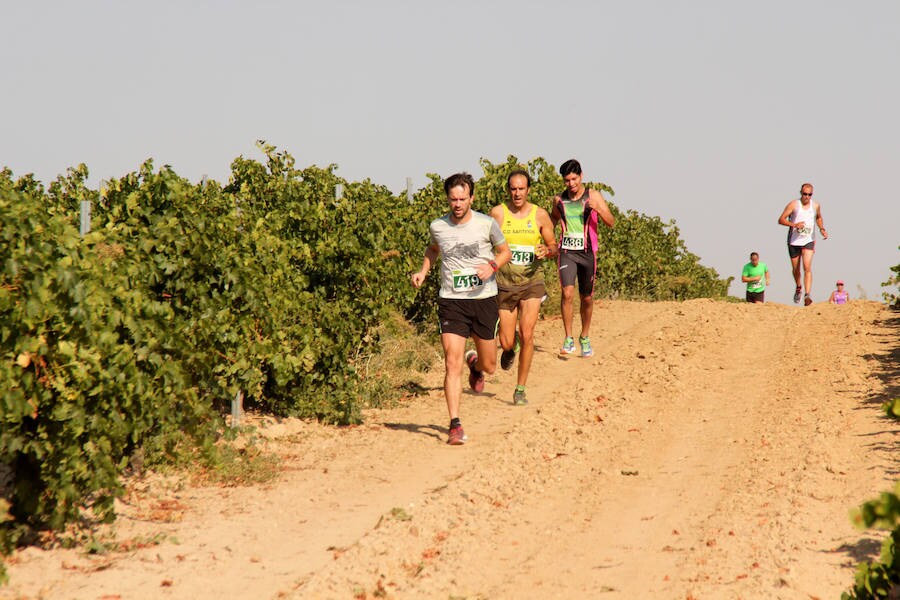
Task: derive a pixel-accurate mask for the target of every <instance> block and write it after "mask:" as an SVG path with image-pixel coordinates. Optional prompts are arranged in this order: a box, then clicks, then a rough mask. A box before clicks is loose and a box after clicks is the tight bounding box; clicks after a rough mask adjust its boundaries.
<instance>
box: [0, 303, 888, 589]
mask: <svg viewBox="0 0 900 600" xmlns="http://www.w3.org/2000/svg"><path fill="white" fill-rule="evenodd" d="M594 321H595V329H594V331H593V332H592V339H593V341H594V348H595V351H596V354H595V356H594V357H592V358H589V359H582V358H580V357H575V358H569V359H561V358H560V357H559V356H558V355H557V346H558V344H559V343H560V341H561V330H562V327H561V325H560V322H559V321H558V320H554V319H549V320H546V321H542V322H540V323H539V325H538V332H537V340H538V352H537V353H536V356H535V361H534V365H533V368H532V377H531V381H530V382H529V387H528V395H529V399H530V404H529V405H528V406H527V407H515V406H512V405H511V402H510V400H511V395H512V389H513V386H514V383H515V381H514V375H513V373H514V372H512V371H511V372H502V371H498V373H497V374H496V375H494V376H492V377H489V378H488V382H487V386H486V389H485V392H484V393H483V394H480V395H474V394H471V393H470V392H466V393H465V394H464V397H463V403H462V415H461V416H462V420H463V424H464V425H465V427H466V431H467V433H468V435H469V443H468V444H467V445H466V446H463V447H449V446H447V445H446V444H445V443H444V442H445V439H446V424H447V423H446V422H447V418H446V409H445V405H444V401H443V396H442V393H441V390H440V385H441V379H442V373H441V370H440V366H439V365H438V366H437V368H436V369H435V371H434V372H433V373H432V374H431V375H429V377H428V381H427V382H426V384H427V386H429V387H431V388H432V390H431V391H430V392H429V393H428V394H427V395H425V396H421V397H419V398H415V399H410V400H406V401H404V402H403V404H402V406H401V407H399V408H396V409H391V410H379V411H373V412H371V413H369V414H368V415H367V423H366V424H365V425H363V426H360V427H354V428H343V429H335V428H329V427H323V426H319V425H316V424H311V423H304V422H300V421H292V420H285V421H280V422H276V421H274V420H273V419H267V420H263V421H261V422H260V429H259V432H260V434H261V435H263V436H264V437H265V439H266V440H267V441H266V442H265V444H266V445H267V447H268V448H269V449H270V450H271V451H273V452H276V453H278V454H279V455H280V456H281V457H282V465H283V472H282V475H281V477H280V478H279V479H278V480H277V481H276V482H275V483H272V484H269V485H266V486H259V487H250V488H224V489H222V488H196V487H192V486H190V485H187V484H185V483H184V482H183V481H179V480H177V479H173V478H170V479H161V478H153V479H151V480H148V481H143V482H135V483H134V487H133V492H132V493H131V494H129V495H128V497H127V498H126V500H127V503H123V504H122V505H121V513H122V514H123V518H121V519H120V521H119V523H118V524H117V525H116V528H115V535H116V536H117V539H119V540H122V541H124V542H126V543H125V544H122V545H121V546H120V549H119V550H118V551H115V552H110V553H106V554H101V555H96V556H86V555H84V554H83V553H81V552H78V551H75V550H61V549H56V550H51V551H44V550H38V549H34V548H31V549H27V550H25V551H22V552H19V553H18V554H16V555H15V556H14V557H13V558H12V561H11V564H9V571H10V576H11V582H10V585H8V586H7V587H6V588H5V589H3V590H0V597H4V598H78V599H97V598H105V599H113V598H122V599H132V598H191V599H195V600H203V599H217V600H218V599H221V598H247V599H250V598H253V599H257V598H348V599H349V598H378V597H382V598H542V599H544V598H597V597H599V598H611V599H612V598H623V599H625V598H627V599H633V598H672V599H681V600H685V599H694V600H706V599H714V598H729V599H731V598H744V599H749V598H766V599H772V598H785V599H788V598H789V599H794V598H797V599H799V598H803V599H809V598H823V599H824V598H838V597H839V596H840V592H841V591H842V590H844V589H846V588H847V587H848V586H849V585H850V584H851V582H852V579H853V570H854V567H855V564H856V562H857V561H858V560H861V559H863V558H874V557H875V556H876V555H877V552H878V547H879V542H880V538H881V536H872V535H868V534H866V533H865V532H859V531H857V530H855V529H853V527H852V526H851V523H850V521H849V519H848V513H849V510H850V509H851V508H853V507H855V506H857V505H859V504H860V503H862V502H863V501H865V500H868V499H870V498H872V497H874V496H876V495H877V494H878V493H879V492H881V491H883V490H886V489H888V488H889V487H890V486H891V485H892V484H893V482H894V480H895V479H896V477H897V461H896V451H897V433H898V431H900V428H898V426H897V425H896V424H895V423H894V422H893V421H889V420H887V419H886V418H884V417H883V416H882V413H881V411H880V404H881V402H883V401H884V400H886V399H887V398H889V397H894V396H897V395H900V315H898V314H897V313H892V312H890V311H889V310H888V309H886V308H885V307H884V306H883V305H880V304H876V303H874V302H862V301H860V302H853V303H851V304H849V305H845V306H830V305H826V304H814V305H812V306H810V307H807V308H797V307H794V306H783V305H774V304H767V305H764V306H748V305H745V304H727V303H721V302H713V301H708V300H695V301H689V302H684V303H630V302H604V303H602V304H601V305H599V307H598V309H597V311H596V312H595V319H594Z"/></svg>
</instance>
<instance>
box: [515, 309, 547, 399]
mask: <svg viewBox="0 0 900 600" xmlns="http://www.w3.org/2000/svg"><path fill="white" fill-rule="evenodd" d="M540 312H541V299H540V298H528V299H527V300H522V301H521V302H519V344H520V345H521V350H520V353H519V373H518V375H517V377H516V383H517V384H518V385H525V383H526V382H527V381H528V372H529V371H530V370H531V359H532V357H533V356H534V327H535V325H536V324H537V320H538V316H539V315H540Z"/></svg>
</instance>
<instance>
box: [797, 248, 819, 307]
mask: <svg viewBox="0 0 900 600" xmlns="http://www.w3.org/2000/svg"><path fill="white" fill-rule="evenodd" d="M814 253H815V251H814V250H811V249H809V248H804V249H803V251H802V254H801V256H802V257H803V286H804V289H805V290H806V295H807V296H809V294H810V291H811V290H812V260H813V254H814ZM798 285H799V284H798Z"/></svg>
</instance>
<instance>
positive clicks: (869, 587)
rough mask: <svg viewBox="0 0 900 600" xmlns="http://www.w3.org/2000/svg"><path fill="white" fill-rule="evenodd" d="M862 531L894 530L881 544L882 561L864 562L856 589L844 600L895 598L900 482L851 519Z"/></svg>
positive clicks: (899, 587)
mask: <svg viewBox="0 0 900 600" xmlns="http://www.w3.org/2000/svg"><path fill="white" fill-rule="evenodd" d="M851 518H852V520H853V522H854V523H855V524H856V525H857V527H860V528H868V527H877V528H880V529H892V531H891V533H890V535H889V536H888V537H887V538H886V539H885V540H884V541H883V542H882V544H881V556H880V557H879V560H877V561H872V562H862V563H860V564H859V566H858V567H857V570H856V576H855V579H854V585H853V587H852V588H851V589H850V590H849V591H847V592H844V593H843V594H841V599H842V600H850V599H858V600H874V599H877V598H894V597H896V595H895V594H896V593H897V592H900V482H898V483H897V484H896V485H895V486H894V490H893V491H891V492H883V493H882V494H881V495H880V496H879V497H878V498H876V499H875V500H870V501H868V502H866V503H864V504H863V505H862V506H860V507H859V509H857V510H856V511H854V513H853V514H852V515H851Z"/></svg>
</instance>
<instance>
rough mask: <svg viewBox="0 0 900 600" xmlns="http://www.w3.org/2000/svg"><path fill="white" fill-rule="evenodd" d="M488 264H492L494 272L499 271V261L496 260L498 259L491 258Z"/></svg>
mask: <svg viewBox="0 0 900 600" xmlns="http://www.w3.org/2000/svg"><path fill="white" fill-rule="evenodd" d="M488 264H489V265H491V268H492V269H493V270H494V273H496V272H497V269H499V268H500V267H498V266H497V262H496V261H493V260H489V261H488Z"/></svg>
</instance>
